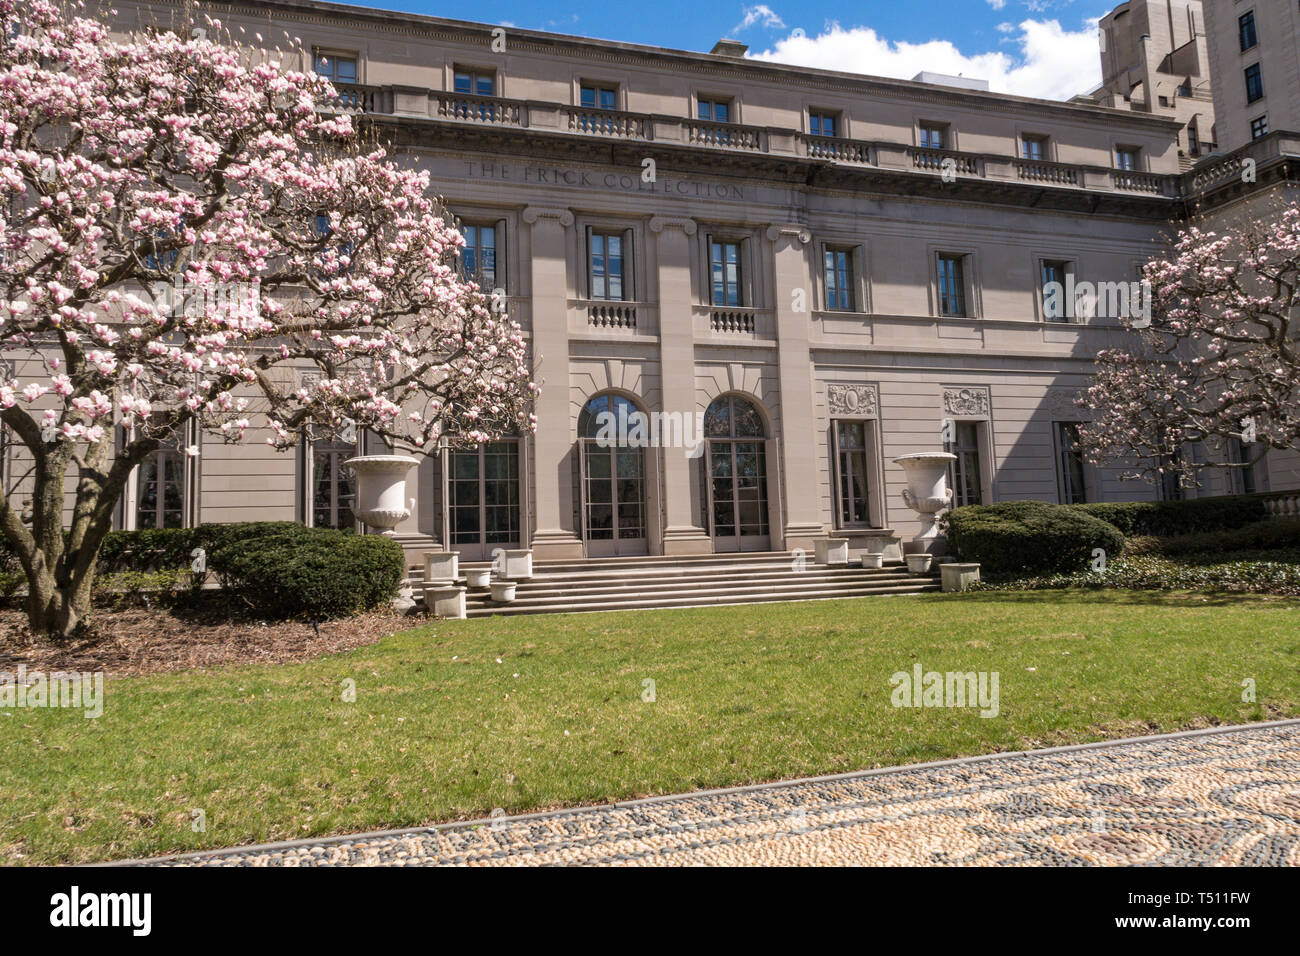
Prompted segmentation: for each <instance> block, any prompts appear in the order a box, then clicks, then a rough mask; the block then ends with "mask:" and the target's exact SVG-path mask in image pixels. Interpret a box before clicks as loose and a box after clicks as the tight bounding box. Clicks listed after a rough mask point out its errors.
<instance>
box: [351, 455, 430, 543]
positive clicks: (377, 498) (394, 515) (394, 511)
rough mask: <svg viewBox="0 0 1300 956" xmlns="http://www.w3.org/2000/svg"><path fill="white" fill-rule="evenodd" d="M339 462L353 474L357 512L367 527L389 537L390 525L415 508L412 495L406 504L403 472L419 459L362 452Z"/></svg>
mask: <svg viewBox="0 0 1300 956" xmlns="http://www.w3.org/2000/svg"><path fill="white" fill-rule="evenodd" d="M343 464H344V466H346V467H348V468H351V469H352V470H353V471H354V472H356V475H357V515H358V516H359V517H360V518H361V520H362V521H364V522H365V523H366V525H367V526H368V527H370V528H373V529H374V530H376V531H378V532H379V533H380V534H383V535H387V536H389V537H392V536H393V535H394V534H395V533H396V532H394V531H393V528H395V527H397V525H398V524H400V523H401V522H403V521H405V520H406V519H407V518H409V517H411V512H412V511H413V510H414V509H415V499H414V498H412V499H411V500H410V505H409V507H408V505H407V499H406V473H407V472H408V471H410V470H411V469H412V468H413V467H415V466H416V465H418V464H419V462H418V461H416V460H415V459H414V458H411V457H409V456H407V455H365V456H362V457H361V458H349V459H348V460H347V461H345V462H344V463H343Z"/></svg>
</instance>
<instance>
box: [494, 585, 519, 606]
mask: <svg viewBox="0 0 1300 956" xmlns="http://www.w3.org/2000/svg"><path fill="white" fill-rule="evenodd" d="M516 587H518V585H517V584H516V583H515V582H514V581H493V582H492V600H493V601H494V602H496V603H497V604H510V603H511V602H513V601H514V599H515V588H516Z"/></svg>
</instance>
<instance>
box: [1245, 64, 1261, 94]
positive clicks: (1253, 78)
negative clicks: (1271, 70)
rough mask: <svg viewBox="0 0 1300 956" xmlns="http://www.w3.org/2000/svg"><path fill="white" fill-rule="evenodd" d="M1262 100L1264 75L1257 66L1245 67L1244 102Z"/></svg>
mask: <svg viewBox="0 0 1300 956" xmlns="http://www.w3.org/2000/svg"><path fill="white" fill-rule="evenodd" d="M1263 98H1264V75H1263V73H1261V72H1260V68H1259V64H1258V63H1256V64H1254V65H1252V66H1248V67H1246V102H1247V103H1254V102H1256V101H1258V100H1262V99H1263Z"/></svg>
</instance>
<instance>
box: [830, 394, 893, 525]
mask: <svg viewBox="0 0 1300 956" xmlns="http://www.w3.org/2000/svg"><path fill="white" fill-rule="evenodd" d="M842 425H861V426H862V446H861V448H860V449H858V448H853V449H849V452H851V453H852V452H858V451H861V454H862V469H863V474H862V480H863V482H864V484H865V486H866V497H865V498H864V499H863V505H864V506H865V509H866V515H867V517H866V519H865V520H864V521H857V520H851V519H848V518H846V517H845V510H844V504H845V499H844V496H843V492H844V478H845V475H844V463H843V457H844V454H845V452H844V451H843V450H842V449H841V448H840V440H839V439H840V426H842ZM828 438H829V441H830V458H831V462H830V466H831V468H830V472H831V475H830V477H831V500H832V501H833V515H832V517H833V519H834V520H833V521H832V526H833V527H835V528H837V529H843V530H845V531H850V530H852V531H862V530H869V529H873V528H881V527H883V526H884V509H883V507H882V505H883V502H882V500H881V498H880V495H881V493H882V488H883V485H882V481H883V476H882V475H881V473H880V453H879V443H880V422H879V419H877V418H866V417H854V416H849V415H844V416H837V417H832V418H831V419H830V433H829V436H828Z"/></svg>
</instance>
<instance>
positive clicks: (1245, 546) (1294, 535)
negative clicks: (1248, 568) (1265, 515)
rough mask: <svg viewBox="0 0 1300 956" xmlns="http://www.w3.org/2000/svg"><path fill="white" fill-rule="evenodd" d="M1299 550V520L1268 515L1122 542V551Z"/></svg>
mask: <svg viewBox="0 0 1300 956" xmlns="http://www.w3.org/2000/svg"><path fill="white" fill-rule="evenodd" d="M1290 550H1300V519H1298V518H1270V519H1268V520H1266V521H1256V522H1255V523H1254V524H1248V525H1246V526H1245V527H1242V528H1237V529H1235V530H1231V531H1202V532H1200V533H1198V534H1184V535H1178V536H1176V537H1169V538H1158V537H1154V536H1146V537H1140V538H1132V539H1130V540H1128V541H1127V542H1125V545H1124V553H1125V554H1163V555H1171V556H1172V555H1183V554H1222V553H1224V552H1230V551H1290Z"/></svg>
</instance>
